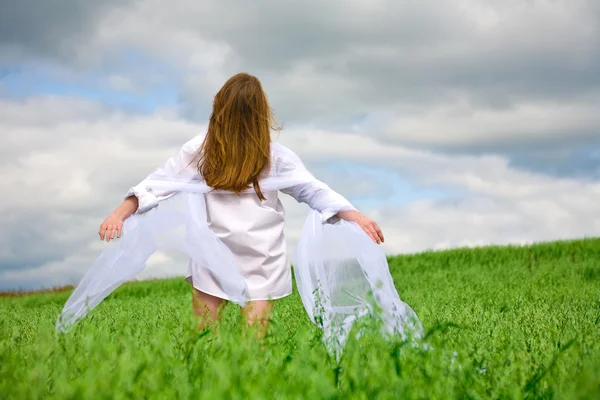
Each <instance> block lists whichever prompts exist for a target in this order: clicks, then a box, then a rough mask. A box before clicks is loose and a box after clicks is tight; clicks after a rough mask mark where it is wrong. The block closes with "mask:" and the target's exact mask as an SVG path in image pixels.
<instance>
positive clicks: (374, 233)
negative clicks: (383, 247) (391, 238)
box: [355, 215, 384, 244]
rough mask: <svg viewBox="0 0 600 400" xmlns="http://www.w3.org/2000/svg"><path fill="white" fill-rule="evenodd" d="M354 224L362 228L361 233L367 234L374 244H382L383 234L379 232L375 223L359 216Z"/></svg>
mask: <svg viewBox="0 0 600 400" xmlns="http://www.w3.org/2000/svg"><path fill="white" fill-rule="evenodd" d="M355 222H356V223H357V224H358V226H360V227H361V228H362V230H363V231H365V232H366V233H367V235H369V237H370V238H371V239H373V241H374V242H375V243H377V244H380V243H383V242H384V239H383V232H381V229H380V228H379V225H377V223H376V222H375V221H373V220H372V219H370V218H367V217H365V216H364V215H361V216H360V217H359V218H358V220H357V221H355Z"/></svg>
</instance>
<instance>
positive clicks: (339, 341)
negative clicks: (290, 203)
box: [56, 136, 422, 351]
mask: <svg viewBox="0 0 600 400" xmlns="http://www.w3.org/2000/svg"><path fill="white" fill-rule="evenodd" d="M202 140H203V136H197V137H195V138H193V139H192V140H190V141H189V142H188V143H186V144H185V145H184V146H183V147H182V148H181V150H180V151H179V153H178V154H177V155H175V156H174V157H172V158H170V159H169V160H168V161H167V162H166V163H165V164H164V165H163V166H162V167H160V168H158V169H157V170H156V171H154V172H153V173H151V174H150V175H149V176H148V177H147V178H146V179H145V180H143V181H142V182H141V183H140V184H139V185H137V186H135V187H133V188H132V189H131V190H130V191H129V192H128V194H127V196H130V195H135V196H137V197H138V199H139V208H138V211H137V212H136V214H134V215H132V216H130V217H129V218H127V219H126V220H125V222H124V225H123V234H122V236H121V238H120V239H118V240H116V241H115V242H114V243H112V244H111V245H110V246H109V248H107V249H106V250H104V251H103V252H102V253H101V254H100V256H99V257H98V259H97V260H96V261H95V262H94V263H93V264H92V266H91V268H90V269H89V271H88V272H87V273H86V274H85V276H84V277H83V279H82V280H81V281H80V283H79V284H78V285H77V287H76V288H75V290H74V292H73V293H72V295H71V297H70V298H69V299H68V300H67V303H66V304H65V306H64V309H63V311H62V313H61V314H60V316H59V318H58V320H57V322H56V328H57V329H58V330H60V331H63V332H64V331H67V330H68V329H69V328H70V327H71V326H72V325H73V324H75V323H76V322H77V321H78V320H79V319H81V318H83V317H85V316H86V315H87V313H88V312H89V311H91V310H92V309H93V308H94V307H96V306H97V305H98V304H99V303H100V302H101V301H102V300H103V299H104V298H106V297H107V296H108V295H109V294H110V293H111V292H112V291H114V290H115V289H116V288H117V287H119V286H120V285H121V284H122V283H124V282H125V281H127V280H130V279H132V278H134V277H135V276H136V275H137V274H139V273H140V272H141V271H142V270H143V269H144V268H145V266H146V261H147V260H148V258H149V257H150V256H151V255H152V254H153V253H154V252H155V251H156V250H158V249H161V250H162V249H172V250H178V251H182V252H184V253H185V254H187V255H188V256H189V257H190V258H191V259H193V260H194V261H195V262H196V263H197V264H199V265H202V266H204V267H205V268H207V269H208V270H210V272H211V273H212V274H213V275H214V277H215V278H216V279H217V280H218V281H219V284H220V286H221V287H222V289H223V291H224V292H225V293H226V294H227V295H228V296H229V298H230V299H231V301H232V302H234V303H236V304H239V305H241V306H243V305H245V304H246V301H247V300H246V292H247V288H246V283H245V280H244V279H243V277H242V275H241V274H240V272H239V270H238V268H237V266H236V263H235V259H234V256H233V254H232V253H231V251H230V250H229V249H228V248H227V246H225V245H224V244H223V243H222V242H221V241H220V239H219V238H218V237H217V236H216V235H215V234H214V233H213V232H212V230H211V229H210V228H209V226H208V223H207V215H206V207H205V204H204V194H205V193H207V192H209V191H211V188H210V187H209V186H207V185H206V183H205V182H203V181H202V179H201V177H200V176H199V175H198V174H197V172H196V169H195V163H194V162H193V160H194V159H195V157H196V154H197V149H198V148H199V146H200V145H201V143H202ZM260 187H261V189H262V190H265V191H269V190H280V191H282V192H284V193H287V194H289V195H291V196H293V197H294V198H295V199H296V200H297V201H299V202H303V203H306V204H308V205H309V206H310V207H311V208H312V209H313V210H312V211H311V212H310V213H309V215H308V217H307V220H306V222H305V225H304V228H303V231H302V235H301V238H300V240H299V242H298V245H297V249H296V252H295V261H294V263H293V267H294V274H295V277H296V282H297V284H298V289H299V292H300V296H301V298H302V302H303V304H304V307H305V309H306V312H307V313H308V316H309V317H310V318H311V320H313V322H315V323H317V324H318V325H319V326H320V327H321V328H322V329H323V330H324V339H325V340H326V341H327V344H328V345H329V346H330V347H329V348H330V350H332V351H338V350H341V349H342V348H343V347H344V345H345V342H346V337H347V334H348V332H349V331H350V328H351V327H352V324H353V323H354V321H355V320H356V319H357V318H359V317H360V316H363V315H367V314H373V313H375V311H376V309H378V311H377V312H378V313H379V314H378V315H379V316H380V317H382V319H383V322H384V329H385V330H386V331H387V332H389V333H397V334H401V335H403V336H406V334H407V332H408V330H410V331H411V332H412V335H416V336H420V335H421V332H422V327H421V325H420V323H419V321H418V319H417V317H416V315H415V313H414V311H413V310H412V309H411V308H410V307H409V306H408V305H407V304H405V303H404V302H402V301H401V300H400V298H399V296H398V293H397V291H396V289H395V287H394V284H393V280H392V277H391V275H390V273H389V269H388V264H387V260H386V258H385V254H384V253H383V251H382V250H381V249H380V248H379V247H378V246H377V245H376V244H375V243H373V242H372V240H371V239H370V238H369V237H368V236H367V235H366V234H365V233H364V232H363V231H362V230H361V229H360V228H359V227H358V226H357V225H356V224H354V223H349V222H346V221H339V220H338V219H337V218H335V215H336V214H337V213H338V212H339V211H343V210H354V209H355V208H354V207H353V206H352V205H351V204H350V203H349V202H348V201H347V200H346V199H345V198H344V197H343V196H341V195H339V194H338V193H336V192H335V191H333V190H331V189H330V188H329V187H328V186H327V185H326V184H324V183H323V182H321V181H319V180H317V179H316V178H315V177H314V176H312V174H310V172H308V170H307V169H306V168H305V167H304V165H303V163H302V161H301V160H300V159H299V158H298V156H296V155H295V154H294V153H293V152H292V151H290V150H289V149H287V148H285V147H284V146H282V145H280V144H277V143H272V146H271V168H270V171H269V174H268V176H266V177H264V178H263V179H262V180H261V181H260ZM248 190H249V191H252V190H253V189H248ZM232 195H233V194H232Z"/></svg>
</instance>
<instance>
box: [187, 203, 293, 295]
mask: <svg viewBox="0 0 600 400" xmlns="http://www.w3.org/2000/svg"><path fill="white" fill-rule="evenodd" d="M263 194H264V196H265V197H266V200H265V201H261V200H260V199H259V198H258V196H257V195H256V193H242V194H240V195H239V196H237V195H232V194H222V193H207V194H205V195H204V196H205V199H206V213H207V217H208V225H209V227H210V229H211V230H212V231H213V232H214V233H215V234H216V236H217V237H218V238H219V239H220V240H221V241H222V242H223V243H224V244H225V245H226V246H227V247H228V248H229V249H230V250H231V252H232V253H233V255H234V257H235V260H236V264H237V266H238V268H239V269H240V272H241V274H242V276H243V277H244V279H245V280H246V284H247V286H248V300H249V301H252V300H274V299H279V298H282V297H285V296H288V295H289V294H291V293H292V275H291V268H290V263H289V260H288V255H287V245H286V240H285V233H284V222H285V212H284V209H283V204H281V201H280V200H279V197H278V192H277V191H268V192H263ZM186 280H187V281H188V282H189V283H190V284H192V285H193V286H194V288H196V289H198V290H199V291H201V292H204V293H208V294H211V295H213V296H216V297H220V298H222V299H227V300H229V297H228V296H227V295H226V294H225V292H224V291H223V289H222V288H221V286H220V285H219V282H218V280H217V279H215V277H214V276H213V275H212V274H211V272H210V271H209V270H208V269H206V268H203V266H201V265H198V264H197V263H196V262H194V261H193V260H190V262H189V265H188V270H187V274H186Z"/></svg>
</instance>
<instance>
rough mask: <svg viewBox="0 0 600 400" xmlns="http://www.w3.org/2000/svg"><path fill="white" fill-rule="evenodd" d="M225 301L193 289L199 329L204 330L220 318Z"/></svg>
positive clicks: (193, 303)
mask: <svg viewBox="0 0 600 400" xmlns="http://www.w3.org/2000/svg"><path fill="white" fill-rule="evenodd" d="M224 302H225V300H223V299H221V298H219V297H215V296H212V295H210V294H207V293H204V292H201V291H199V290H198V289H196V288H194V287H192V306H193V308H194V315H195V316H196V317H198V319H199V322H198V329H200V330H204V329H205V328H206V327H208V326H209V325H211V324H213V323H214V322H215V321H216V320H217V319H218V318H219V316H220V314H221V310H222V308H223V307H222V305H223V304H224Z"/></svg>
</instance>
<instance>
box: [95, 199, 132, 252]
mask: <svg viewBox="0 0 600 400" xmlns="http://www.w3.org/2000/svg"><path fill="white" fill-rule="evenodd" d="M137 209H138V199H137V197H135V196H130V197H128V198H126V199H125V200H124V201H123V202H122V203H121V204H120V205H119V206H118V207H117V208H115V210H114V211H113V212H112V213H111V214H110V215H109V216H108V217H107V218H106V219H105V220H104V222H102V224H101V225H100V230H99V231H98V234H99V235H100V240H105V239H106V241H107V242H110V241H111V240H112V239H114V238H115V236H116V237H117V238H120V237H121V233H122V232H123V221H125V220H126V219H127V218H128V217H129V216H130V215H131V214H134V213H135V212H136V210H137Z"/></svg>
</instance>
